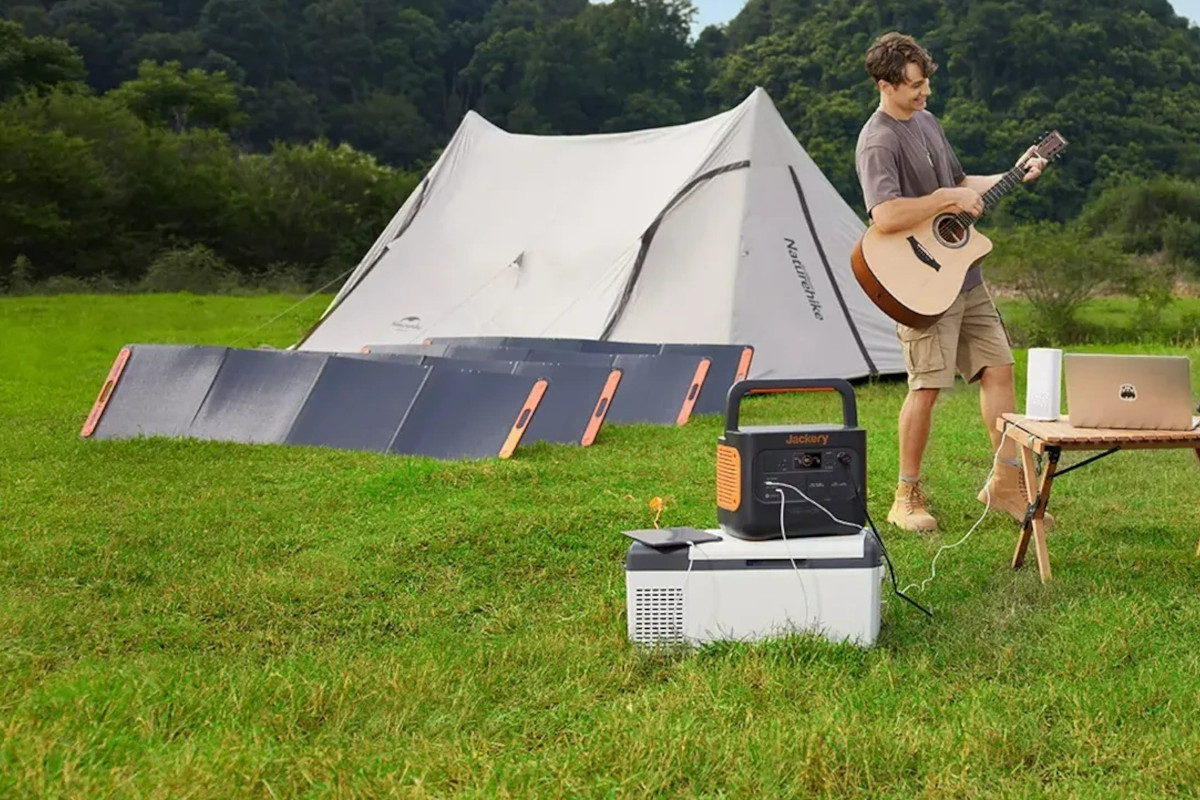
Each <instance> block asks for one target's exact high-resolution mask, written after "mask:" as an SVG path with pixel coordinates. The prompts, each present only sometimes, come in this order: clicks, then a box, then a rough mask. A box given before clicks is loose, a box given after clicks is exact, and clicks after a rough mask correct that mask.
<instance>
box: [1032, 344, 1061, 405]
mask: <svg viewBox="0 0 1200 800" xmlns="http://www.w3.org/2000/svg"><path fill="white" fill-rule="evenodd" d="M1061 407H1062V350H1057V349H1055V348H1052V347H1031V348H1030V349H1029V366H1028V368H1027V370H1026V373H1025V416H1027V417H1029V418H1030V419H1039V420H1056V419H1058V418H1059V415H1060V414H1059V412H1060V409H1061Z"/></svg>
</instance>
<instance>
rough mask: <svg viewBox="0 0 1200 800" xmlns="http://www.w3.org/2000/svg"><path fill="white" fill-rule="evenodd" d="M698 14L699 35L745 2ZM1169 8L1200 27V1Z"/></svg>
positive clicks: (718, 1)
mask: <svg viewBox="0 0 1200 800" xmlns="http://www.w3.org/2000/svg"><path fill="white" fill-rule="evenodd" d="M692 2H693V4H694V5H695V6H696V9H697V10H698V11H699V13H698V14H697V15H696V23H695V26H694V28H693V30H694V31H695V32H696V33H699V32H700V31H701V30H703V29H704V28H705V27H706V26H708V25H719V24H721V23H723V22H728V21H729V20H731V19H733V18H734V17H735V16H737V13H738V12H739V11H741V10H742V6H744V5H745V4H746V3H745V0H692ZM1171 7H1172V8H1174V9H1175V13H1176V14H1178V15H1179V16H1181V17H1187V18H1188V19H1190V20H1191V21H1192V22H1193V23H1195V24H1197V25H1200V0H1171Z"/></svg>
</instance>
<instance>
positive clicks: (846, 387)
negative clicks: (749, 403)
mask: <svg viewBox="0 0 1200 800" xmlns="http://www.w3.org/2000/svg"><path fill="white" fill-rule="evenodd" d="M775 392H837V393H838V394H840V395H841V396H842V424H843V425H845V426H846V427H847V428H856V427H858V403H857V402H856V401H855V399H854V387H852V386H851V385H850V383H849V382H848V381H845V380H843V379H841V378H795V379H789V378H779V379H775V380H766V379H763V380H753V381H738V382H737V383H735V384H733V386H730V387H729V394H728V396H727V397H726V399H725V430H727V431H735V430H737V426H738V417H739V416H740V413H741V405H742V398H743V397H745V396H746V395H748V394H768V393H775Z"/></svg>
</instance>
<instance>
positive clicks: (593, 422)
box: [579, 369, 621, 447]
mask: <svg viewBox="0 0 1200 800" xmlns="http://www.w3.org/2000/svg"><path fill="white" fill-rule="evenodd" d="M620 382H621V370H619V369H614V370H613V371H612V372H610V373H608V380H607V381H606V382H605V384H604V388H603V389H601V390H600V399H599V400H597V401H596V407H595V408H593V409H592V418H591V419H590V420H588V426H587V430H586V431H584V432H583V438H582V439H580V440H579V443H580V444H581V445H583V446H584V447H587V446H588V445H590V444H591V443H592V442H594V441H596V434H598V433H599V432H600V426H601V425H603V424H604V418H605V417H606V416H608V409H609V408H610V407H611V406H612V399H613V395H614V394H616V392H617V385H618V384H620Z"/></svg>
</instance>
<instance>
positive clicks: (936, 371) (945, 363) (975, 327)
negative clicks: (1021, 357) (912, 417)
mask: <svg viewBox="0 0 1200 800" xmlns="http://www.w3.org/2000/svg"><path fill="white" fill-rule="evenodd" d="M896 335H897V336H898V337H899V338H900V347H901V349H902V350H903V351H904V364H905V366H906V367H907V369H908V386H909V388H910V389H949V388H951V387H952V386H954V371H955V369H956V368H957V370H958V372H959V373H961V374H962V376H963V379H964V380H965V381H967V383H973V382H975V381H977V380H979V374H980V372H982V371H983V368H984V367H996V366H1004V365H1006V364H1011V363H1013V355H1012V342H1011V341H1010V340H1009V338H1008V331H1007V330H1006V329H1005V327H1004V321H1003V320H1001V319H1000V312H999V311H997V310H996V304H995V303H994V302H993V301H992V295H991V293H989V292H988V290H987V286H986V285H985V284H980V285H979V286H975V287H973V288H971V289H969V290H967V291H966V292H963V293H962V294H960V295H959V296H958V298H957V299H956V300H955V301H954V304H953V305H951V306H950V309H949V310H948V311H947V312H946V313H945V314H944V315H942V317H941V319H939V320H938V321H937V322H935V323H934V324H933V325H931V326H929V327H928V328H910V327H908V326H907V325H903V324H899V323H898V324H897V325H896Z"/></svg>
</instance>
